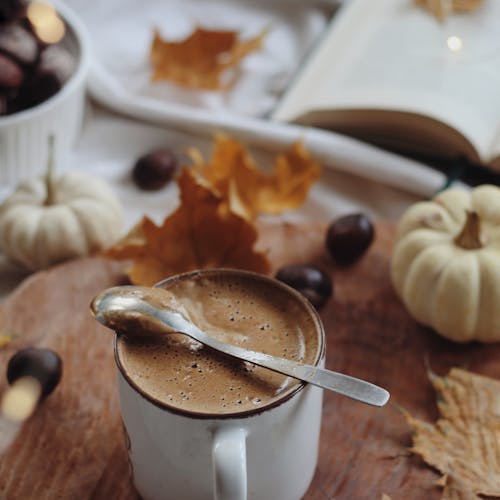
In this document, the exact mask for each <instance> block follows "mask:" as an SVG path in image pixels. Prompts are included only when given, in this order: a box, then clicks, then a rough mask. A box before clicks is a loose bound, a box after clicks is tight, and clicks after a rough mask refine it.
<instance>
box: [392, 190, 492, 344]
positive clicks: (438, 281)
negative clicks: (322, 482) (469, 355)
mask: <svg viewBox="0 0 500 500" xmlns="http://www.w3.org/2000/svg"><path fill="white" fill-rule="evenodd" d="M391 277H392V282H393V284H394V287H395V289H396V291H397V293H398V295H399V296H400V298H401V299H402V301H403V303H404V304H405V306H406V308H407V310H408V311H409V312H410V314H411V315H412V316H413V317H414V318H415V319H416V320H417V321H418V322H420V323H422V324H424V325H428V326H430V327H432V328H434V329H435V330H436V331H437V332H439V333H440V334H441V335H443V336H445V337H448V338H450V339H452V340H455V341H458V342H466V341H469V340H480V341H483V342H493V341H500V188H499V187H496V186H492V185H482V186H479V187H477V188H475V189H473V190H471V191H470V192H469V191H465V190H458V189H449V190H446V191H443V192H442V193H440V194H438V195H437V196H436V197H435V198H434V199H433V200H432V201H422V202H418V203H416V204H415V205H413V206H411V207H410V208H409V209H408V210H407V211H406V212H405V213H404V214H403V216H402V218H401V220H400V222H399V225H398V230H397V235H396V243H395V246H394V249H393V254H392V259H391Z"/></svg>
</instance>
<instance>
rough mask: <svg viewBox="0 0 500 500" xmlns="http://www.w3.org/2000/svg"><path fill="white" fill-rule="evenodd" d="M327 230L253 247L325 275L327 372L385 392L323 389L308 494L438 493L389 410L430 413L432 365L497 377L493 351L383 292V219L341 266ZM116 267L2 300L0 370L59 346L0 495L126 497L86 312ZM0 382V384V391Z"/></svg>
mask: <svg viewBox="0 0 500 500" xmlns="http://www.w3.org/2000/svg"><path fill="white" fill-rule="evenodd" d="M324 234H325V225H323V224H317V225H312V226H307V227H306V226H293V225H286V224H280V225H270V224H267V225H263V226H262V228H261V240H260V243H259V244H260V246H261V247H262V248H265V249H267V250H268V251H269V254H270V257H271V260H272V262H273V266H274V268H275V269H276V268H277V267H279V266H281V265H283V264H285V263H296V262H303V263H306V262H312V263H316V264H318V265H320V266H322V267H323V268H325V269H326V270H327V271H328V272H330V273H331V275H332V277H333V280H334V289H335V291H334V297H333V298H332V299H331V300H330V301H329V303H328V304H327V305H326V306H325V307H324V309H323V310H322V312H321V316H322V319H323V322H324V325H325V329H326V335H327V367H328V368H330V369H335V370H338V371H342V372H344V373H347V374H350V375H354V376H357V377H361V378H365V379H367V380H370V381H372V382H374V383H377V384H379V385H382V386H383V387H386V388H387V389H389V390H390V392H391V395H392V397H391V401H390V403H389V404H388V405H387V406H385V407H384V408H382V409H378V408H372V407H368V406H366V405H363V404H361V403H358V402H355V401H352V400H350V399H347V398H343V397H341V396H338V395H335V394H333V393H326V394H325V400H324V409H323V423H322V435H321V445H320V456H319V463H318V468H317V471H316V475H315V477H314V480H313V483H312V484H311V487H310V488H309V491H308V493H307V494H306V497H305V498H307V499H309V500H325V499H333V498H335V499H349V500H350V499H365V498H366V499H380V498H381V496H382V494H383V493H385V494H387V495H389V496H390V497H391V498H392V499H393V500H397V499H403V498H404V499H420V498H422V499H433V498H436V499H437V498H440V495H441V491H440V488H439V487H437V486H436V480H437V479H438V475H437V473H435V472H434V471H433V470H431V469H430V468H428V467H427V466H426V465H424V464H423V463H422V462H421V460H420V459H418V458H417V457H414V456H412V455H410V454H409V453H408V446H409V445H410V444H411V436H410V432H409V430H408V428H407V426H406V424H405V422H404V419H403V417H402V415H401V412H400V410H399V407H403V408H405V409H406V410H408V411H410V412H412V413H413V414H414V415H416V416H418V417H420V418H423V419H427V420H429V421H433V420H434V419H435V418H436V416H437V411H436V405H435V395H434V393H433V390H432V388H431V385H430V383H429V381H428V379H427V376H426V363H427V364H428V365H429V366H430V367H431V368H432V369H433V370H434V371H435V372H437V373H438V374H444V373H446V372H447V370H448V369H449V368H450V367H452V366H462V367H465V368H468V369H470V370H472V371H475V372H478V373H483V374H487V375H490V376H493V377H496V378H500V346H497V345H493V346H491V345H490V346H484V345H480V344H476V343H472V344H467V345H458V344H453V343H451V342H449V341H446V340H444V339H441V338H440V337H438V336H437V335H436V334H435V333H434V332H432V331H431V330H430V329H427V328H424V327H421V326H419V325H417V324H416V323H415V322H414V321H413V320H412V319H411V318H410V317H409V315H408V314H407V313H406V311H405V309H404V308H403V306H402V305H401V304H400V302H399V301H398V299H397V297H396V296H395V294H394V291H393V289H392V286H391V284H390V280H389V274H388V271H389V258H390V257H389V256H390V250H391V246H392V241H393V235H394V227H393V225H392V224H391V223H383V222H380V223H379V224H378V225H377V228H376V239H375V242H374V244H373V245H372V247H371V248H370V250H369V251H368V253H367V254H365V255H364V256H363V258H362V259H361V260H359V261H358V262H357V263H356V264H354V265H352V266H350V267H347V268H340V267H336V266H334V265H333V264H332V262H331V260H330V259H329V258H328V256H327V255H326V253H325V250H324V246H323V240H324ZM121 269H122V264H119V263H115V262H111V261H107V260H104V259H100V258H89V259H84V260H79V261H73V262H69V263H67V264H63V265H61V266H58V267H55V268H53V269H51V270H50V271H47V272H41V273H37V274H35V275H33V276H31V277H30V278H28V279H27V280H26V281H25V282H23V283H22V284H21V285H20V286H19V288H18V289H17V290H16V291H15V292H13V294H12V295H11V296H10V297H9V298H8V299H7V301H6V302H5V303H4V304H2V306H1V307H0V332H2V333H5V332H9V333H14V334H16V335H17V337H16V339H15V341H13V342H12V343H11V344H10V345H8V346H7V347H5V348H3V349H1V350H0V367H1V369H2V371H3V372H4V370H5V365H6V363H7V361H8V359H9V357H10V356H11V355H12V354H13V353H14V352H15V351H16V350H18V349H20V348H22V347H26V346H39V347H49V348H52V349H55V350H56V351H57V352H59V354H60V355H61V357H62V359H63V362H64V373H63V378H62V381H61V384H60V385H59V387H58V388H57V389H56V391H55V392H54V393H53V394H52V395H51V396H50V397H49V398H48V399H47V400H45V401H44V402H43V403H42V404H41V405H40V407H39V408H38V410H37V412H36V413H35V415H34V416H33V417H32V418H31V419H30V420H29V421H27V422H26V423H25V424H24V425H23V427H22V429H21V431H20V433H19V434H18V436H17V438H16V439H15V440H14V441H13V443H12V445H11V446H10V447H9V449H8V450H7V451H6V452H5V453H4V454H3V456H0V498H2V499H6V500H18V499H19V500H31V499H37V500H43V499H47V500H48V499H50V500H52V499H68V500H73V499H96V500H97V499H98V500H101V499H102V500H108V499H116V500H132V499H137V498H138V496H137V494H136V493H135V492H134V489H133V486H132V484H131V481H130V477H129V474H128V468H127V460H126V453H125V448H124V444H123V436H122V430H121V420H120V414H119V404H118V398H117V387H116V378H115V370H114V363H113V353H112V336H111V335H110V333H108V331H107V330H106V329H104V328H103V327H101V326H100V325H99V324H97V323H96V322H95V321H94V320H93V319H92V318H91V316H90V313H89V309H88V304H89V303H90V300H91V299H92V297H93V296H94V295H95V294H96V293H98V292H99V291H100V290H102V289H103V288H106V287H108V286H112V285H115V284H122V283H125V280H124V277H123V275H122V272H121ZM5 386H6V382H5V377H4V375H3V374H2V377H1V380H0V392H1V391H3V390H4V389H5Z"/></svg>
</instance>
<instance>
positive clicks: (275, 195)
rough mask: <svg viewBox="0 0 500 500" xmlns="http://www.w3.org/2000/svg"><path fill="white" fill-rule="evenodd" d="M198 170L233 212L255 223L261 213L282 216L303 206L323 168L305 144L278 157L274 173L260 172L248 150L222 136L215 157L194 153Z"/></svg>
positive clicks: (297, 144) (261, 170) (215, 150)
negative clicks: (281, 214) (280, 214)
mask: <svg viewBox="0 0 500 500" xmlns="http://www.w3.org/2000/svg"><path fill="white" fill-rule="evenodd" d="M191 157H192V159H193V161H194V163H195V168H196V171H197V173H198V174H199V175H201V176H203V177H204V178H205V179H206V180H207V182H208V183H209V184H210V185H212V186H214V188H215V189H217V191H218V192H219V193H221V194H222V195H223V196H224V197H225V198H226V199H227V200H228V204H229V207H230V210H231V211H233V212H234V213H237V214H239V215H241V216H242V217H245V218H246V219H248V220H252V219H253V218H255V216H256V215H257V214H258V213H268V214H279V213H281V212H283V211H285V210H290V209H293V208H297V207H298V206H300V205H301V204H302V203H303V202H304V201H305V199H306V198H307V195H308V193H309V190H310V188H311V186H312V184H313V183H314V182H315V181H316V180H317V179H319V177H320V175H321V167H320V165H319V164H318V163H317V162H316V161H315V160H314V159H313V158H312V157H311V155H310V154H309V152H308V151H307V150H306V149H305V147H304V146H303V144H302V143H301V142H296V143H294V144H293V145H292V146H291V147H290V148H288V150H287V151H285V152H284V153H282V154H280V155H278V156H277V157H276V158H275V161H274V168H273V172H272V173H271V174H266V173H265V172H264V171H263V169H260V168H259V167H258V166H257V164H256V163H255V161H254V160H253V158H252V157H251V156H250V154H249V153H248V151H247V150H246V148H245V147H244V146H243V145H242V144H241V143H239V142H238V141H236V140H235V139H232V138H231V137H228V136H225V135H222V134H219V135H218V136H216V138H215V145H214V149H213V152H212V155H211V158H210V159H209V160H208V161H207V162H205V160H204V159H203V157H202V156H201V154H200V153H198V152H196V151H194V152H191Z"/></svg>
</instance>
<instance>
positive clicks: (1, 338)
mask: <svg viewBox="0 0 500 500" xmlns="http://www.w3.org/2000/svg"><path fill="white" fill-rule="evenodd" d="M12 339H13V335H9V334H7V333H0V349H1V348H2V347H5V346H6V345H8V344H10V342H11V341H12Z"/></svg>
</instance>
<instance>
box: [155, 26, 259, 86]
mask: <svg viewBox="0 0 500 500" xmlns="http://www.w3.org/2000/svg"><path fill="white" fill-rule="evenodd" d="M266 34H267V30H263V31H262V32H261V33H260V34H259V35H257V36H256V37H254V38H251V39H249V40H240V39H239V37H238V33H237V32H236V31H217V30H207V29H204V28H200V27H197V28H196V29H195V30H194V31H193V33H191V35H190V36H188V37H187V38H185V39H184V40H181V41H178V42H168V41H166V40H163V39H162V38H161V36H160V34H159V32H158V31H157V30H155V33H154V37H153V42H152V44H151V49H150V55H149V58H150V62H151V65H152V67H153V73H152V77H151V78H152V80H153V81H159V80H169V81H172V82H174V83H177V84H179V85H182V86H184V87H188V88H192V89H205V90H220V89H224V88H228V87H230V86H231V85H232V84H233V83H234V79H235V75H234V74H233V75H232V78H231V79H229V81H226V82H223V81H222V79H223V77H224V76H226V72H227V71H228V70H231V69H235V68H236V66H237V65H238V64H239V63H240V61H241V60H242V59H243V58H244V57H245V56H247V55H248V54H250V53H251V52H254V51H256V50H258V49H260V48H261V47H262V43H263V41H264V38H265V36H266Z"/></svg>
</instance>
